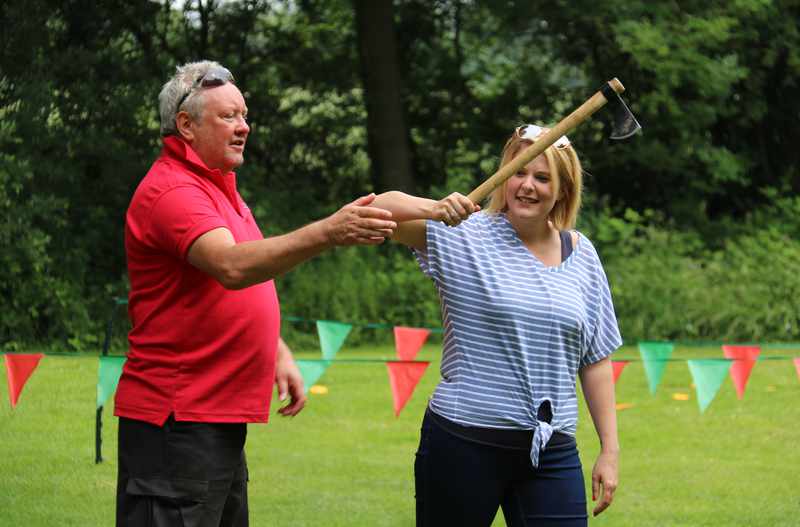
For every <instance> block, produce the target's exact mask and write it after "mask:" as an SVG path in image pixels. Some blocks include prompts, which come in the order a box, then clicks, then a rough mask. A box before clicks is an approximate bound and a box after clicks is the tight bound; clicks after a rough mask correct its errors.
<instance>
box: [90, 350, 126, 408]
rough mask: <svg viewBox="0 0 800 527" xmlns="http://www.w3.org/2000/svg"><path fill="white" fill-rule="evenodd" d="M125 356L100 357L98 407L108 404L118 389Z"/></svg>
mask: <svg viewBox="0 0 800 527" xmlns="http://www.w3.org/2000/svg"><path fill="white" fill-rule="evenodd" d="M124 364H125V357H109V356H105V355H104V356H101V357H100V367H99V370H98V373H97V407H98V408H100V407H101V406H104V405H105V404H106V401H107V400H108V398H109V397H111V396H112V395H113V394H114V392H115V391H117V384H118V383H119V377H120V375H122V366H123V365H124Z"/></svg>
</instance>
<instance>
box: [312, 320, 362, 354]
mask: <svg viewBox="0 0 800 527" xmlns="http://www.w3.org/2000/svg"><path fill="white" fill-rule="evenodd" d="M351 329H353V325H352V324H344V323H342V322H331V321H329V320H317V334H318V335H319V346H320V348H322V358H323V359H332V358H334V357H335V356H336V354H337V353H338V352H339V348H341V347H342V344H344V339H346V338H347V335H349V334H350V330H351Z"/></svg>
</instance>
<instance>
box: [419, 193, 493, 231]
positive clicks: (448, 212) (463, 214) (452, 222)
mask: <svg viewBox="0 0 800 527" xmlns="http://www.w3.org/2000/svg"><path fill="white" fill-rule="evenodd" d="M479 210H481V206H480V205H478V204H477V203H473V202H472V200H470V199H469V198H468V197H466V196H464V195H463V194H459V193H458V192H453V193H452V194H450V195H449V196H447V197H446V198H444V199H440V200H439V201H437V202H436V203H435V204H434V205H433V209H432V210H431V219H434V220H437V221H441V222H444V223H445V224H446V225H449V226H450V227H455V226H456V225H458V224H459V223H461V222H462V221H464V220H466V219H467V218H468V217H469V215H470V214H472V213H473V212H478V211H479Z"/></svg>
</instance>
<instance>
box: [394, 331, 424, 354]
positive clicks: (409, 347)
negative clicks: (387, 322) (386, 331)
mask: <svg viewBox="0 0 800 527" xmlns="http://www.w3.org/2000/svg"><path fill="white" fill-rule="evenodd" d="M430 334H431V331H430V330H429V329H423V328H407V327H403V326H395V327H394V349H395V352H396V353H397V358H398V359H400V360H414V359H415V358H416V357H417V353H419V350H420V348H421V347H422V345H423V344H425V341H426V340H428V335H430Z"/></svg>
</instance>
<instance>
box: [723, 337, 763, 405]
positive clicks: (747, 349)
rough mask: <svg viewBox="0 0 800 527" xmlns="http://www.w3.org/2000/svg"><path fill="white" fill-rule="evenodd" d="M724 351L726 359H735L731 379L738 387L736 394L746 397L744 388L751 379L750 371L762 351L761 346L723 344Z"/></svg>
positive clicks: (739, 396)
mask: <svg viewBox="0 0 800 527" xmlns="http://www.w3.org/2000/svg"><path fill="white" fill-rule="evenodd" d="M722 353H723V354H724V355H725V358H726V359H731V360H733V364H731V380H733V385H734V387H736V396H737V397H738V398H739V399H741V398H742V397H744V390H745V388H746V387H747V381H748V380H749V379H750V372H751V371H752V369H753V366H754V365H755V364H756V361H757V360H758V355H759V354H760V353H761V346H730V345H727V344H726V345H723V346H722Z"/></svg>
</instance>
